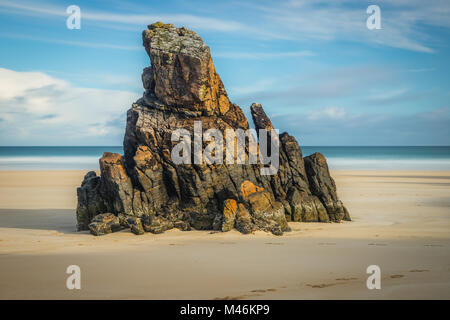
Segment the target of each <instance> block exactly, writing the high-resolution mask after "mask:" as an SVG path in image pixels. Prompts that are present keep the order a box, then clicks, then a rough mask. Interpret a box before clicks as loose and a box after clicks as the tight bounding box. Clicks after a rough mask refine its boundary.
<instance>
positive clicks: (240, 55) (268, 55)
mask: <svg viewBox="0 0 450 320" xmlns="http://www.w3.org/2000/svg"><path fill="white" fill-rule="evenodd" d="M213 55H214V57H218V58H227V59H251V60H254V59H257V60H263V59H279V58H289V57H311V56H314V53H313V52H312V51H309V50H301V51H291V52H242V51H239V52H217V53H215V54H213Z"/></svg>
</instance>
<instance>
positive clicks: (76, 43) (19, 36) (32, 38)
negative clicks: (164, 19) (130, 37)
mask: <svg viewBox="0 0 450 320" xmlns="http://www.w3.org/2000/svg"><path fill="white" fill-rule="evenodd" d="M0 38H9V39H23V40H30V41H38V42H45V43H55V44H63V45H69V46H76V47H85V48H95V49H102V48H103V49H119V50H133V51H134V50H142V48H141V47H138V46H122V45H115V44H109V43H101V42H87V41H73V40H60V39H51V38H42V37H35V36H29V35H23V34H9V33H0Z"/></svg>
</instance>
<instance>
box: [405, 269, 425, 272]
mask: <svg viewBox="0 0 450 320" xmlns="http://www.w3.org/2000/svg"><path fill="white" fill-rule="evenodd" d="M428 271H430V270H426V269H412V270H409V272H428Z"/></svg>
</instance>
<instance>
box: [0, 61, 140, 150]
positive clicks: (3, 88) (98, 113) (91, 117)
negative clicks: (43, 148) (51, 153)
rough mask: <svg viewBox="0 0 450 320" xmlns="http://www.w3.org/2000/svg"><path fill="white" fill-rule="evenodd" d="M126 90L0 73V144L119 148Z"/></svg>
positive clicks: (128, 103) (128, 98)
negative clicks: (100, 145) (84, 86)
mask: <svg viewBox="0 0 450 320" xmlns="http://www.w3.org/2000/svg"><path fill="white" fill-rule="evenodd" d="M137 98H138V95H137V94H136V93H133V92H128V91H118V90H103V89H94V88H79V87H75V86H73V85H71V84H70V83H68V82H66V81H64V80H60V79H58V78H54V77H51V76H49V75H47V74H45V73H42V72H17V71H13V70H9V69H4V68H0V133H1V135H0V136H1V138H0V144H2V145H36V144H41V145H42V144H43V145H45V144H53V145H55V144H64V145H72V144H75V145H92V144H114V145H116V144H118V143H120V140H121V137H122V135H123V127H124V124H125V117H124V113H125V111H126V110H127V109H128V108H129V107H130V106H131V104H132V102H134V101H135V100H136V99H137Z"/></svg>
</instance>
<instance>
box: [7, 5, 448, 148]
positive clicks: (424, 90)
mask: <svg viewBox="0 0 450 320" xmlns="http://www.w3.org/2000/svg"><path fill="white" fill-rule="evenodd" d="M371 4H377V5H379V7H380V9H381V27H382V28H381V29H380V30H369V29H368V28H367V27H366V20H367V17H368V16H369V15H368V14H367V13H366V9H367V7H368V6H369V5H371ZM69 5H77V6H79V7H80V8H81V29H80V30H69V29H67V27H66V19H67V17H68V14H67V13H66V8H67V7H68V6H69ZM158 20H161V21H163V22H165V23H173V24H175V25H176V26H186V27H188V28H191V29H193V30H195V31H196V32H197V33H198V34H199V35H200V36H201V37H202V38H203V40H204V41H205V42H206V43H207V44H208V45H209V46H210V48H211V53H212V56H213V61H214V64H215V66H216V69H217V71H218V72H219V74H220V76H221V78H222V80H223V82H224V84H225V87H226V89H227V91H228V94H229V96H230V99H231V100H232V101H233V102H235V103H237V104H238V105H240V106H241V108H242V109H243V110H244V112H245V113H246V114H247V116H249V112H248V111H249V106H250V105H251V103H252V102H260V103H262V105H263V107H264V108H265V110H266V112H267V113H268V114H269V115H270V116H271V118H272V122H273V123H274V125H275V126H276V127H277V128H278V129H279V130H280V132H282V131H288V132H289V133H291V134H293V135H295V136H296V137H297V139H298V140H299V142H300V144H301V145H449V144H450V76H449V74H450V48H449V41H448V39H450V37H449V36H450V2H449V1H423V0H421V1H419V0H408V1H407V0H396V1H357V0H335V1H321V0H310V1H307V0H299V1H295V0H293V1H264V0H259V1H217V2H214V1H193V0H190V1H181V0H178V1H122V0H112V1H93V0H90V1H77V0H72V1H6V0H5V1H3V0H0V27H1V28H0V41H1V42H0V48H1V50H0V145H121V143H122V138H123V133H124V126H125V113H126V110H127V109H128V108H129V107H130V106H131V104H132V102H133V101H135V100H136V99H137V98H139V97H140V96H141V95H142V92H143V89H142V84H141V81H140V75H141V72H142V69H143V68H144V67H146V66H148V65H149V63H150V62H149V58H148V57H147V55H146V53H145V51H144V49H143V48H142V44H141V31H142V30H144V29H145V28H146V25H147V24H150V23H152V22H155V21H158Z"/></svg>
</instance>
